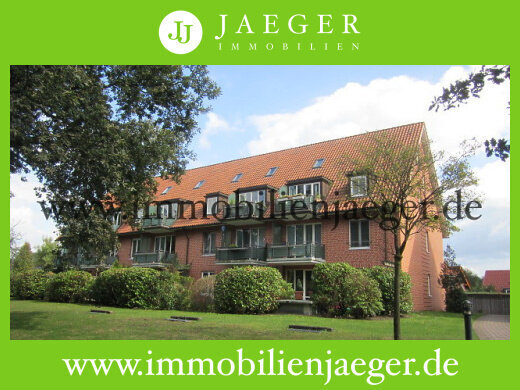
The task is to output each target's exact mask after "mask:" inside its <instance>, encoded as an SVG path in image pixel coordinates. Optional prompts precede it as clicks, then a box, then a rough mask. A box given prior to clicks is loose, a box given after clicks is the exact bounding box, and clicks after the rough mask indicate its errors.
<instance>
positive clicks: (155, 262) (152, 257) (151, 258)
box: [132, 252, 189, 271]
mask: <svg viewBox="0 0 520 390" xmlns="http://www.w3.org/2000/svg"><path fill="white" fill-rule="evenodd" d="M132 263H133V266H134V267H143V268H166V267H168V266H173V267H175V269H177V271H185V270H188V269H189V264H180V263H179V259H178V258H177V255H176V254H175V253H168V252H149V253H144V252H143V253H134V254H133V256H132Z"/></svg>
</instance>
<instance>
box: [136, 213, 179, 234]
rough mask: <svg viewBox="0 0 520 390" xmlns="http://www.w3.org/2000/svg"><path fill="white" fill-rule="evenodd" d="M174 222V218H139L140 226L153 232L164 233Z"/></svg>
mask: <svg viewBox="0 0 520 390" xmlns="http://www.w3.org/2000/svg"><path fill="white" fill-rule="evenodd" d="M174 223H175V218H157V217H149V218H143V219H142V220H141V228H142V229H143V230H147V231H153V232H154V233H166V232H167V231H168V230H169V229H170V227H171V226H172V225H173V224H174Z"/></svg>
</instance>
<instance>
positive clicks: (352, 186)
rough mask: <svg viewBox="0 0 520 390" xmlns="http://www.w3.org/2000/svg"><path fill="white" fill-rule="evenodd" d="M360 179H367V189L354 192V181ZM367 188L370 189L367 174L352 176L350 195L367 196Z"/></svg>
mask: <svg viewBox="0 0 520 390" xmlns="http://www.w3.org/2000/svg"><path fill="white" fill-rule="evenodd" d="M359 179H363V180H364V181H365V186H364V188H365V191H364V192H357V193H354V181H355V180H359ZM357 188H359V185H357ZM367 189H368V180H367V177H366V175H359V176H352V177H351V178H350V196H352V197H353V198H355V197H359V196H366V195H367Z"/></svg>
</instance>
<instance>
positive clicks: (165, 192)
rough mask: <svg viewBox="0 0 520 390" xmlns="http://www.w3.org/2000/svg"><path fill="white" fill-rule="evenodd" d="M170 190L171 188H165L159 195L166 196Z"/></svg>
mask: <svg viewBox="0 0 520 390" xmlns="http://www.w3.org/2000/svg"><path fill="white" fill-rule="evenodd" d="M171 189H172V187H171V186H169V187H166V188H165V189H164V191H163V192H161V195H166V194H167V193H168V191H170V190H171Z"/></svg>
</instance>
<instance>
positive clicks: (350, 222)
mask: <svg viewBox="0 0 520 390" xmlns="http://www.w3.org/2000/svg"><path fill="white" fill-rule="evenodd" d="M363 221H368V225H367V226H368V246H352V223H357V224H358V232H359V233H358V234H359V237H358V238H359V241H360V242H362V239H361V222H363ZM348 245H349V249H351V250H360V249H370V221H369V220H368V219H351V220H350V221H349V224H348Z"/></svg>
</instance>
